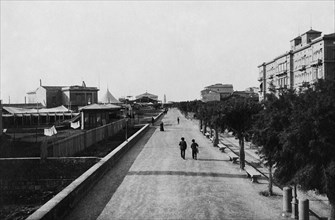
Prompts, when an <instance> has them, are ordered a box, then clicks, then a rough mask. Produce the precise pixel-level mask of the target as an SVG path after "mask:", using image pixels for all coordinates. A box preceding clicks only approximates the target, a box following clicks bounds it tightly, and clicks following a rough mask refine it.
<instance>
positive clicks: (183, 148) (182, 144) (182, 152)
mask: <svg viewBox="0 0 335 220" xmlns="http://www.w3.org/2000/svg"><path fill="white" fill-rule="evenodd" d="M179 146H180V155H181V158H183V159H184V160H185V151H186V148H187V144H186V141H185V138H183V137H182V138H181V141H180V142H179Z"/></svg>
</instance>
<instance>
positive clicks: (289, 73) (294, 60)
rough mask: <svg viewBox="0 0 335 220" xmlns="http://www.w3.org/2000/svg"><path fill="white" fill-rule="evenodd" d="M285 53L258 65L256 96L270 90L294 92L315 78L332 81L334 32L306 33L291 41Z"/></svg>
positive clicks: (333, 71) (333, 72) (334, 50)
mask: <svg viewBox="0 0 335 220" xmlns="http://www.w3.org/2000/svg"><path fill="white" fill-rule="evenodd" d="M290 43H291V48H290V50H289V51H288V52H286V53H284V54H282V55H280V56H278V57H276V58H274V59H273V60H270V61H269V62H264V63H262V64H260V65H259V66H258V70H259V77H258V81H259V83H260V86H259V88H260V91H259V97H260V100H262V99H263V98H264V96H265V94H266V93H269V92H270V90H272V91H276V90H278V89H280V88H290V89H297V88H299V87H300V86H302V85H303V83H305V82H308V83H313V82H315V81H317V80H318V79H335V33H332V34H328V35H322V34H321V32H319V31H315V30H312V29H311V30H309V31H307V32H306V33H304V34H302V35H301V36H298V37H296V38H294V39H293V40H291V42H290Z"/></svg>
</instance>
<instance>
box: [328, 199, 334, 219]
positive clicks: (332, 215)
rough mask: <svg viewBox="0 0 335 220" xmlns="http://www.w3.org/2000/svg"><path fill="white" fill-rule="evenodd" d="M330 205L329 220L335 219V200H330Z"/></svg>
mask: <svg viewBox="0 0 335 220" xmlns="http://www.w3.org/2000/svg"><path fill="white" fill-rule="evenodd" d="M329 205H330V213H329V220H335V201H331V200H329Z"/></svg>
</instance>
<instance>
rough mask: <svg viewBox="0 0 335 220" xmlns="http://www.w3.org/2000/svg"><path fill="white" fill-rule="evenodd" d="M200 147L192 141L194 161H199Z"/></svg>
mask: <svg viewBox="0 0 335 220" xmlns="http://www.w3.org/2000/svg"><path fill="white" fill-rule="evenodd" d="M198 146H199V145H198V144H197V143H196V142H195V140H194V139H192V144H191V148H192V158H193V159H194V160H196V159H197V154H198V152H199V150H198Z"/></svg>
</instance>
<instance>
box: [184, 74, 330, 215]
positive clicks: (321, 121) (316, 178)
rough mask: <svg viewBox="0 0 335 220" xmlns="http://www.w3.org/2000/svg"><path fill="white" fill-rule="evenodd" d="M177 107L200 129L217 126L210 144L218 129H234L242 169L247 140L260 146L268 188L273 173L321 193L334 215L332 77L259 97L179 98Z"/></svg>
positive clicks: (283, 182)
mask: <svg viewBox="0 0 335 220" xmlns="http://www.w3.org/2000/svg"><path fill="white" fill-rule="evenodd" d="M178 107H179V109H180V110H181V111H182V112H183V113H186V114H187V113H188V112H194V113H195V116H196V117H197V118H198V119H199V122H200V123H199V124H200V129H202V131H203V132H204V133H205V132H207V127H208V126H209V127H211V128H214V129H215V135H214V137H215V141H214V144H217V143H218V133H219V132H220V131H221V132H224V131H225V130H226V129H227V130H228V131H232V132H233V134H234V135H235V136H236V138H238V140H239V145H240V152H239V154H240V168H241V169H244V166H245V160H244V158H245V156H244V142H245V140H251V141H252V142H253V143H254V144H255V145H257V146H259V152H260V155H261V158H262V159H263V160H264V162H265V163H266V164H267V166H268V168H269V173H270V175H269V194H272V182H273V181H272V176H273V177H274V180H275V181H276V182H277V183H279V184H281V185H298V186H300V187H301V189H303V190H314V191H316V192H318V193H321V194H325V195H326V196H327V197H328V199H329V202H330V206H331V207H330V219H332V220H334V219H335V81H325V80H319V81H318V82H317V83H315V84H313V85H309V84H305V85H303V86H302V87H301V88H300V89H299V90H298V91H294V90H287V89H283V90H279V91H276V92H275V91H272V93H270V94H267V95H266V97H265V99H264V100H263V101H262V102H260V103H259V102H255V101H253V100H250V99H247V98H242V97H228V98H226V99H225V100H222V101H220V102H208V103H203V102H201V101H192V102H181V103H179V106H178ZM273 170H274V172H273V175H272V171H273Z"/></svg>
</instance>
